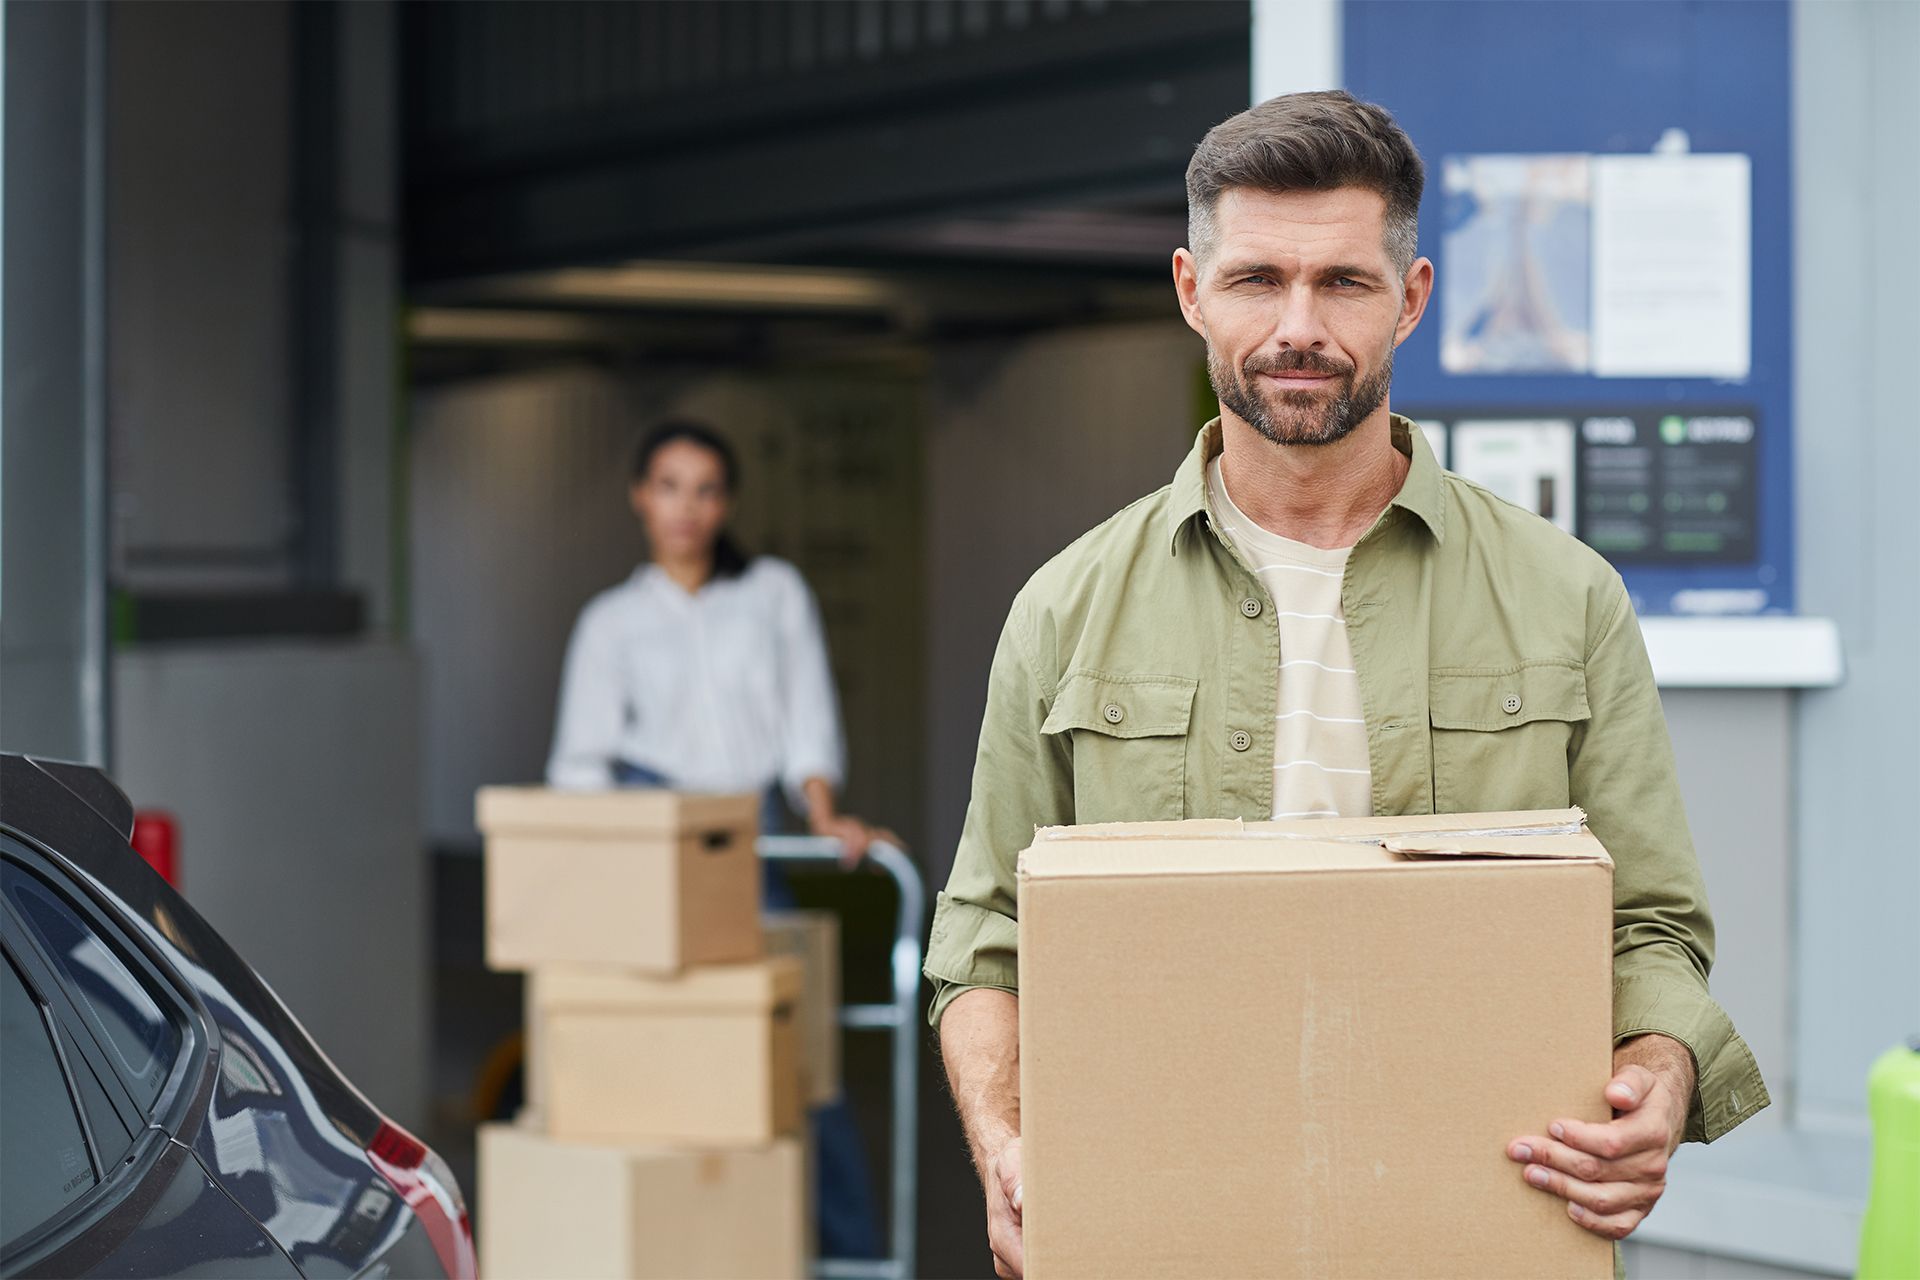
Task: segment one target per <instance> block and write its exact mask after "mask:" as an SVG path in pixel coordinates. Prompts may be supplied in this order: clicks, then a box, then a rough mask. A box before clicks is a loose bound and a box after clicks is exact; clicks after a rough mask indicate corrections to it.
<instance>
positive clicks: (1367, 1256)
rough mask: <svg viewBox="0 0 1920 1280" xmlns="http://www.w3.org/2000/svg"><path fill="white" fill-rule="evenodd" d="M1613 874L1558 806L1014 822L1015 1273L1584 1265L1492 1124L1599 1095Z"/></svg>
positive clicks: (1564, 1219) (1491, 1272)
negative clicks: (1029, 838)
mask: <svg viewBox="0 0 1920 1280" xmlns="http://www.w3.org/2000/svg"><path fill="white" fill-rule="evenodd" d="M1612 872H1613V864H1612V862H1611V860H1610V859H1609V858H1608V856H1607V852H1606V850H1605V849H1603V848H1602V847H1601V845H1600V843H1599V841H1598V840H1596V839H1595V838H1594V837H1593V836H1592V835H1591V834H1590V833H1588V832H1587V831H1586V829H1585V825H1584V818H1583V815H1581V814H1580V812H1579V811H1578V810H1568V811H1564V812H1551V813H1525V814H1467V815H1454V816H1425V817H1419V818H1407V819H1359V820H1347V821H1341V820H1329V821H1319V822H1278V823H1251V822H1250V823H1241V822H1238V821H1188V822H1178V823H1139V824H1117V825H1112V826H1105V827H1061V828H1051V829H1047V830H1043V831H1040V832H1038V833H1037V834H1036V836H1035V838H1034V842H1033V844H1032V846H1031V847H1029V848H1028V849H1027V850H1026V852H1025V853H1023V854H1022V855H1021V859H1020V876H1019V929H1020V953H1019V954H1020V1109H1021V1160H1022V1166H1021V1172H1022V1176H1023V1179H1024V1187H1025V1189H1024V1192H1023V1221H1024V1238H1025V1251H1026V1263H1027V1274H1028V1275H1029V1276H1031V1277H1033V1278H1034V1280H1059V1278H1061V1277H1070V1276H1087V1277H1108V1276H1115V1275H1155V1276H1182V1275H1184V1276H1224V1275H1297V1276H1329V1275H1378V1276H1421V1277H1426V1278H1429V1280H1437V1278H1439V1277H1447V1276H1459V1277H1485V1276H1504V1275H1530V1276H1559V1277H1590V1278H1591V1280H1605V1278H1606V1277H1608V1276H1611V1275H1612V1274H1613V1255H1612V1250H1611V1248H1610V1247H1609V1245H1608V1244H1607V1242H1606V1241H1604V1240H1602V1239H1600V1238H1599V1237H1597V1236H1595V1235H1593V1234H1591V1233H1589V1232H1587V1231H1584V1230H1582V1229H1581V1228H1580V1227H1578V1226H1577V1225H1575V1224H1574V1223H1573V1222H1572V1221H1571V1220H1570V1219H1569V1218H1568V1216H1567V1212H1566V1206H1565V1204H1564V1202H1562V1201H1561V1200H1560V1199H1558V1198H1557V1197H1554V1196H1551V1195H1548V1194H1546V1193H1544V1192H1541V1191H1536V1190H1534V1189H1533V1188H1531V1187H1529V1186H1527V1185H1526V1183H1525V1182H1523V1181H1522V1179H1521V1177H1520V1169H1519V1166H1517V1165H1515V1164H1514V1163H1513V1162H1512V1161H1510V1160H1508V1159H1507V1156H1506V1146H1507V1144H1508V1143H1509V1142H1510V1141H1512V1140H1513V1139H1514V1138H1516V1137H1518V1136H1520V1135H1521V1134H1523V1133H1529V1132H1538V1131H1540V1130H1542V1129H1544V1127H1545V1126H1546V1125H1547V1124H1548V1123H1549V1122H1550V1121H1552V1120H1554V1119H1556V1118H1560V1117H1573V1118H1579V1119H1585V1120H1594V1121H1599V1120H1605V1119H1607V1118H1608V1116H1609V1115H1610V1112H1609V1110H1608V1108H1607V1104H1606V1102H1605V1100H1604V1099H1603V1097H1602V1094H1601V1090H1602V1089H1603V1088H1604V1087H1605V1084H1606V1082H1607V1080H1608V1079H1609V1077H1610V1076H1611V1073H1612V969H1613V954H1612V920H1613V892H1612Z"/></svg>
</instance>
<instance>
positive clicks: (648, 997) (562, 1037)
mask: <svg viewBox="0 0 1920 1280" xmlns="http://www.w3.org/2000/svg"><path fill="white" fill-rule="evenodd" d="M801 971H802V965H801V962H800V961H799V960H797V959H795V958H794V957H792V956H775V957H772V958H770V959H767V960H756V961H754V962H752V963H750V964H733V965H705V966H701V967H699V968H694V969H688V970H687V971H686V972H684V973H681V974H678V975H675V976H671V977H663V976H654V975H648V974H639V973H618V972H613V971H610V970H599V969H583V968H562V967H554V966H547V967H543V968H540V969H536V970H534V971H533V972H532V973H530V974H529V975H528V976H527V995H526V1022H527V1064H526V1081H527V1100H528V1113H529V1114H528V1119H529V1120H530V1121H531V1122H532V1123H536V1124H538V1125H539V1126H540V1127H541V1128H542V1129H543V1130H544V1131H545V1132H547V1133H548V1134H550V1135H552V1136H553V1137H556V1138H567V1139H584V1140H589V1141H609V1142H635V1141H644V1142H660V1143H669V1144H677V1145H704V1146H742V1145H746V1146H750V1145H755V1144H761V1143H766V1142H769V1141H771V1140H772V1139H774V1138H777V1137H780V1136H782V1135H785V1134H790V1133H793V1132H795V1131H796V1130H797V1129H798V1128H799V1126H800V1120H801V1114H802V1099H801V1088H800V1070H799V1059H800V1028H799V1025H798V1021H797V1018H796V1010H797V1006H798V1003H799V999H800V989H801V981H802V979H801Z"/></svg>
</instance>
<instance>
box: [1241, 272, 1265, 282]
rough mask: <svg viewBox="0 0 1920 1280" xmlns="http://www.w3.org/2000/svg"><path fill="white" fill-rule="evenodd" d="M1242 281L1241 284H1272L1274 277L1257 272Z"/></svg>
mask: <svg viewBox="0 0 1920 1280" xmlns="http://www.w3.org/2000/svg"><path fill="white" fill-rule="evenodd" d="M1240 283H1241V284H1272V283H1273V277H1272V276H1264V275H1258V274H1255V275H1250V276H1247V277H1245V278H1244V279H1242V280H1241V281H1240Z"/></svg>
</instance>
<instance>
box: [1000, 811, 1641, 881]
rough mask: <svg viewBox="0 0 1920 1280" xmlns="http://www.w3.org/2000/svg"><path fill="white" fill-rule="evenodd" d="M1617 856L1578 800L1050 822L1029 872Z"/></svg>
mask: <svg viewBox="0 0 1920 1280" xmlns="http://www.w3.org/2000/svg"><path fill="white" fill-rule="evenodd" d="M1473 857H1489V858H1504V859H1511V860H1526V859H1543V860H1554V861H1584V862H1602V863H1605V862H1610V859H1609V858H1608V856H1607V851H1606V849H1605V848H1604V847H1602V846H1601V844H1600V842H1599V841H1598V840H1597V839H1595V838H1594V836H1593V835H1592V834H1591V833H1590V832H1588V831H1587V829H1586V814H1585V813H1583V812H1582V811H1581V810H1579V809H1577V808H1570V809H1545V810H1535V811H1528V812H1507V813H1462V814H1419V815H1412V816H1407V817H1399V818H1353V819H1332V820H1313V821H1304V822H1243V821H1241V820H1240V819H1237V818H1227V819H1219V818H1202V819H1189V820H1187V821H1183V822H1132V823H1106V824H1100V825H1088V826H1079V827H1043V828H1041V829H1040V830H1038V831H1036V832H1035V833H1034V838H1033V844H1032V845H1030V846H1029V847H1028V848H1027V849H1026V850H1025V851H1024V852H1023V853H1022V854H1021V855H1020V862H1019V873H1020V876H1021V877H1022V878H1023V879H1054V878H1079V877H1086V876H1115V875H1119V876H1127V875H1207V874H1236V873H1241V874H1257V873H1272V872H1282V871H1285V872H1299V871H1341V870H1359V869H1367V868H1386V867H1393V866H1406V865H1408V864H1409V863H1411V862H1416V861H1425V860H1438V859H1443V858H1473Z"/></svg>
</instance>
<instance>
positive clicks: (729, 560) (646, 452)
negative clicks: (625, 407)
mask: <svg viewBox="0 0 1920 1280" xmlns="http://www.w3.org/2000/svg"><path fill="white" fill-rule="evenodd" d="M682 440H683V441H685V442H686V443H688V444H695V445H699V446H700V447H701V448H702V449H705V450H706V451H707V452H708V453H711V454H713V455H714V456H715V457H717V458H719V459H720V474H721V476H722V477H723V478H724V480H725V483H726V486H727V496H728V497H732V496H733V495H734V493H735V492H737V491H738V490H739V487H740V462H739V459H738V458H736V457H735V456H734V452H733V446H732V445H730V444H728V443H727V442H726V440H725V439H724V438H723V437H722V436H721V435H720V433H719V432H718V431H715V430H714V429H713V428H712V427H710V426H708V425H707V424H706V423H704V422H697V421H695V420H694V419H692V418H669V419H667V421H665V422H662V423H661V424H659V425H658V426H656V427H654V428H653V430H651V431H649V432H647V434H646V435H644V436H642V437H641V438H640V447H639V448H638V449H636V450H634V454H633V483H634V484H639V483H640V482H641V481H643V480H645V479H646V478H647V471H648V469H649V468H651V467H652V466H653V456H654V455H655V454H657V453H659V452H660V450H662V449H664V448H665V447H666V446H668V445H670V444H673V443H674V442H675V441H682ZM750 558H751V557H749V556H748V555H747V553H746V552H745V551H742V550H741V549H740V544H739V543H738V542H735V541H734V539H733V534H732V533H731V532H729V531H728V530H726V529H724V528H723V529H721V530H720V536H719V537H718V538H716V539H715V540H714V543H713V576H714V577H716V578H737V577H739V576H740V575H741V574H743V573H745V572H746V571H747V563H748V561H749V560H750Z"/></svg>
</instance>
